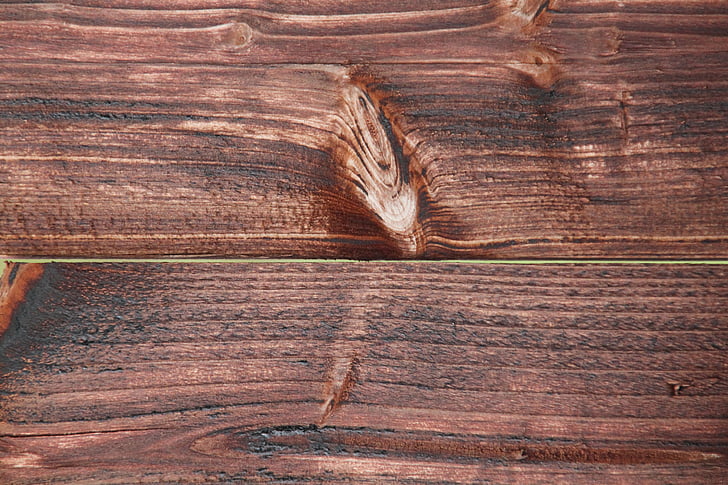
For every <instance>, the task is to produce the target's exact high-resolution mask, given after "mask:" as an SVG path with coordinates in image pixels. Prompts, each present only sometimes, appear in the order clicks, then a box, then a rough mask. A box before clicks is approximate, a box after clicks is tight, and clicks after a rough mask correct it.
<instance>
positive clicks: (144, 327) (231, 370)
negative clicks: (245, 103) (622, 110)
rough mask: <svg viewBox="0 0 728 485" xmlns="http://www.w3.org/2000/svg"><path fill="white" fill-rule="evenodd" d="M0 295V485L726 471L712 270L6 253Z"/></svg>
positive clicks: (727, 288) (632, 479)
mask: <svg viewBox="0 0 728 485" xmlns="http://www.w3.org/2000/svg"><path fill="white" fill-rule="evenodd" d="M0 302H1V303H0V306H1V307H2V310H3V312H2V313H0V316H3V318H5V320H6V324H7V325H6V327H7V330H6V331H5V332H4V335H3V336H2V340H0V374H1V375H2V380H1V381H0V386H1V389H0V391H1V393H0V419H1V421H0V450H1V451H0V463H2V466H0V481H2V482H3V483H19V484H24V483H39V482H46V481H54V482H59V483H98V482H103V483H129V482H134V483H138V482H142V483H144V482H146V483H191V482H205V483H210V482H212V483H214V482H219V483H241V482H244V483H249V482H265V483H284V482H285V483H299V482H306V481H310V482H316V483H318V482H322V481H324V482H327V483H383V482H394V481H396V482H403V483H486V482H487V483H549V484H552V483H718V482H720V481H721V480H725V478H726V476H728V475H727V474H728V466H727V465H728V460H727V459H726V454H727V453H728V419H727V418H728V396H727V394H728V380H727V379H726V377H727V374H726V369H727V368H728V355H727V354H726V352H725V350H726V347H727V346H728V318H727V317H726V314H725V309H726V308H727V305H726V304H727V303H728V267H724V266H719V265H701V266H691V265H656V266H649V265H534V266H528V265H479V264H452V263H355V264H352V263H280V264H278V263H266V264H152V263H146V264H128V263H126V264H48V265H15V264H11V265H10V266H9V267H8V268H7V269H6V271H5V273H4V276H3V280H2V285H1V288H0ZM0 323H1V322H0Z"/></svg>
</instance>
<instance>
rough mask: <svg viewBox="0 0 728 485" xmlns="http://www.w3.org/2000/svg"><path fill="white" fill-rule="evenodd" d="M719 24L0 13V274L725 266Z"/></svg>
mask: <svg viewBox="0 0 728 485" xmlns="http://www.w3.org/2000/svg"><path fill="white" fill-rule="evenodd" d="M727 34H728V7H727V6H726V5H725V2H720V1H692V2H683V1H680V2H678V1H660V2H654V1H649V2H648V1H631V2H611V1H597V2H591V1H590V2H585V1H577V0H570V1H551V2H549V1H545V2H536V1H528V0H524V1H506V0H501V1H491V2H472V1H449V2H441V1H440V2H424V1H418V2H414V1H407V2H391V1H390V2H380V1H375V2H331V1H314V2H305V3H301V2H282V1H281V2H259V1H247V2H224V1H221V2H213V3H210V2H204V3H203V2H194V1H177V2H155V1H138V2H131V1H123V2H121V1H120V2H93V1H86V2H83V1H82V2H74V5H65V4H59V3H32V4H20V3H16V4H12V3H6V4H3V5H2V6H0V227H2V231H0V255H6V256H82V257H83V256H86V257H89V256H97V257H98V256H101V257H104V256H117V257H119V256H136V257H146V256H229V257H235V256H238V257H257V256H273V257H283V256H294V257H350V258H403V257H405V258H412V257H425V258H540V257H549V258H551V257H583V258H589V257H618V258H625V257H628V258H629V257H639V258H675V257H695V258H722V257H725V256H726V255H727V254H728V183H727V182H726V180H727V177H728V141H727V140H728V137H726V133H727V132H728V104H726V99H728V82H726V81H725V80H726V79H728V49H726V47H725V46H726V45H728V41H727V39H726V38H725V37H726V35H727Z"/></svg>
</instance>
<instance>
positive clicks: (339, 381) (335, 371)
mask: <svg viewBox="0 0 728 485" xmlns="http://www.w3.org/2000/svg"><path fill="white" fill-rule="evenodd" d="M358 380H359V358H358V356H357V355H356V353H354V354H353V355H352V356H351V357H349V358H348V359H337V360H336V362H335V363H334V365H333V366H332V367H331V375H330V378H329V380H328V381H327V383H326V386H325V392H324V394H325V395H326V396H328V398H327V399H326V400H325V401H324V404H323V413H322V415H321V419H320V420H319V421H318V423H317V424H318V425H319V426H323V425H324V424H325V423H326V421H327V420H328V419H329V417H331V415H332V414H334V412H335V411H336V410H337V409H339V407H341V404H342V403H343V402H345V401H346V400H347V399H348V398H349V395H350V394H351V391H352V389H353V388H354V386H355V385H356V383H357V381H358Z"/></svg>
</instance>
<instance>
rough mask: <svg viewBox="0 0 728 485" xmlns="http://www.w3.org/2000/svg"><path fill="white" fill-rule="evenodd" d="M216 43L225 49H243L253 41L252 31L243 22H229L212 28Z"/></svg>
mask: <svg viewBox="0 0 728 485" xmlns="http://www.w3.org/2000/svg"><path fill="white" fill-rule="evenodd" d="M213 31H214V32H215V36H216V37H217V40H216V41H217V43H219V44H221V45H222V46H225V47H230V48H234V49H238V48H240V47H244V46H246V45H248V44H250V42H251V41H252V39H253V29H252V28H251V27H250V26H249V25H248V24H246V23H244V22H230V23H228V24H224V25H220V26H218V27H213Z"/></svg>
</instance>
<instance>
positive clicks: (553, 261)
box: [4, 258, 728, 265]
mask: <svg viewBox="0 0 728 485" xmlns="http://www.w3.org/2000/svg"><path fill="white" fill-rule="evenodd" d="M4 261H8V262H14V263H234V264H242V263H252V264H265V263H269V264H270V263H273V264H282V263H317V264H321V263H390V264H394V263H400V264H422V263H430V264H432V263H450V264H524V265H525V264H530V265H536V264H584V265H587V264H695V265H698V264H728V260H709V259H683V260H654V259H653V260H637V259H614V260H610V259H502V260H501V259H440V260H436V259H373V260H358V259H299V258H291V259H285V258H276V259H265V258H247V259H234V258H233V259H224V258H199V259H197V258H186V259H170V258H148V259H144V258H6V259H4Z"/></svg>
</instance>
